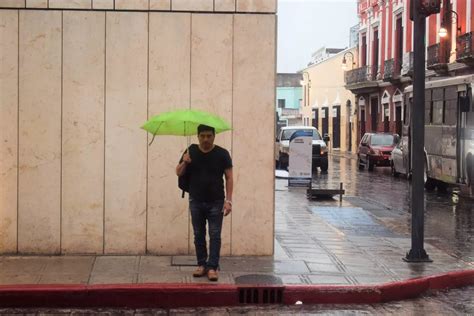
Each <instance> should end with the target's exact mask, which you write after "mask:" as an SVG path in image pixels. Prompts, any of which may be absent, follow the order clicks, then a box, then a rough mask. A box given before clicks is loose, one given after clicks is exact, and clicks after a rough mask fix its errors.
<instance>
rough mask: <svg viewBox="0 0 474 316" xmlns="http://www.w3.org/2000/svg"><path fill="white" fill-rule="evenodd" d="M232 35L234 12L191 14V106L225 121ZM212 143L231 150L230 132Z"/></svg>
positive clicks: (226, 248) (226, 246)
mask: <svg viewBox="0 0 474 316" xmlns="http://www.w3.org/2000/svg"><path fill="white" fill-rule="evenodd" d="M232 38H233V15H231V14H218V15H217V14H193V15H192V42H191V43H192V46H191V52H192V56H191V61H192V65H191V107H192V108H194V109H199V110H203V111H206V112H210V113H215V114H217V115H218V116H220V117H222V118H224V119H225V120H226V121H227V122H231V121H232V76H231V74H232V47H233V43H232ZM193 141H194V142H197V139H196V138H193ZM215 143H216V144H217V145H219V146H221V147H224V148H226V149H227V150H229V151H230V152H231V153H232V133H231V132H225V133H222V134H218V135H216V141H215ZM231 220H232V218H231V216H228V217H226V218H225V219H224V226H223V231H222V253H223V254H229V253H230V223H231ZM190 242H191V243H192V242H193V241H192V240H190ZM191 249H193V247H191Z"/></svg>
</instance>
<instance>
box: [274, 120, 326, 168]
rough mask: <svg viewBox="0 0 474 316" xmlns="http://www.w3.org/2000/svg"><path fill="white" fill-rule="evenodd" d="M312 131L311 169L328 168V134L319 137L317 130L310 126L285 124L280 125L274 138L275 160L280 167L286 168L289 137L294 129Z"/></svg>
mask: <svg viewBox="0 0 474 316" xmlns="http://www.w3.org/2000/svg"><path fill="white" fill-rule="evenodd" d="M308 130H309V131H312V132H313V164H312V166H313V170H314V169H316V168H317V167H319V168H321V171H327V170H328V147H327V144H326V143H327V142H329V136H327V135H325V136H324V138H323V137H321V134H320V133H319V131H318V130H317V129H316V128H315V127H312V126H286V127H282V129H281V131H280V134H279V135H278V137H277V139H276V148H275V161H276V165H277V167H278V168H280V169H286V168H288V162H289V155H288V154H289V152H290V137H291V135H293V133H294V132H296V131H308Z"/></svg>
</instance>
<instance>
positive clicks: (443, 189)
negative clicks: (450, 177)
mask: <svg viewBox="0 0 474 316" xmlns="http://www.w3.org/2000/svg"><path fill="white" fill-rule="evenodd" d="M436 187H437V188H438V192H446V191H447V190H448V184H447V183H446V182H443V181H436Z"/></svg>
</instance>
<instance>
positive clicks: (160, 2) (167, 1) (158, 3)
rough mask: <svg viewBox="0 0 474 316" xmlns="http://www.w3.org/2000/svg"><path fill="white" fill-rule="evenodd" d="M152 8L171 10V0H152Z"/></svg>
mask: <svg viewBox="0 0 474 316" xmlns="http://www.w3.org/2000/svg"><path fill="white" fill-rule="evenodd" d="M150 10H171V0H150Z"/></svg>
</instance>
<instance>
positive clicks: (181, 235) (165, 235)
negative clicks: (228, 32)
mask: <svg viewBox="0 0 474 316" xmlns="http://www.w3.org/2000/svg"><path fill="white" fill-rule="evenodd" d="M190 47H191V14H189V13H178V14H177V13H151V14H150V64H149V69H150V83H149V110H148V113H149V117H152V116H153V115H156V114H159V113H162V112H166V111H171V110H174V109H178V108H188V107H189V106H190V99H189V98H190V70H191V68H190V67H191V66H190V63H191V49H190ZM149 140H151V137H149ZM186 144H187V141H186V138H185V137H176V136H157V137H156V138H155V140H154V142H153V144H152V146H150V147H149V148H148V235H147V250H148V252H150V253H154V254H187V253H188V252H189V247H188V239H189V238H190V235H189V231H188V229H189V227H188V220H189V212H188V201H187V200H188V195H187V194H186V199H182V198H181V191H180V190H179V188H178V185H177V183H178V179H177V177H176V174H175V167H176V165H177V163H178V160H179V158H180V156H181V154H182V152H183V151H184V150H185V148H186ZM191 239H192V235H191Z"/></svg>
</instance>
